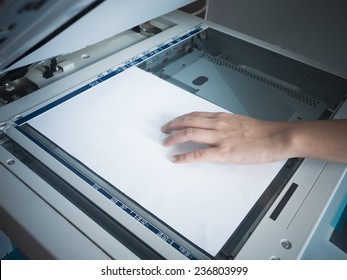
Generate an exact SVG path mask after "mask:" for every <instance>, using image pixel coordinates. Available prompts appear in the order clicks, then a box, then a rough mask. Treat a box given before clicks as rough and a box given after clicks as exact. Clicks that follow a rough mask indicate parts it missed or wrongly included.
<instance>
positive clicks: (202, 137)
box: [162, 112, 347, 164]
mask: <svg viewBox="0 0 347 280" xmlns="http://www.w3.org/2000/svg"><path fill="white" fill-rule="evenodd" d="M162 131H163V132H165V133H167V134H169V135H168V136H167V137H166V138H165V139H164V141H163V145H164V146H166V147H169V146H173V145H177V144H180V143H184V142H188V141H192V142H195V143H200V144H207V145H208V147H207V148H202V149H198V150H195V151H191V152H188V153H185V154H179V155H173V156H172V158H171V161H172V162H174V163H193V162H194V163H196V162H220V163H236V164H261V163H268V162H274V161H278V160H283V159H288V158H291V157H306V158H315V159H321V160H327V161H335V162H342V163H347V120H320V121H293V122H274V121H262V120H258V119H254V118H251V117H248V116H243V115H234V114H228V113H208V112H193V113H189V114H186V115H183V116H180V117H178V118H176V119H173V120H172V121H170V122H168V123H166V124H165V125H163V126H162Z"/></svg>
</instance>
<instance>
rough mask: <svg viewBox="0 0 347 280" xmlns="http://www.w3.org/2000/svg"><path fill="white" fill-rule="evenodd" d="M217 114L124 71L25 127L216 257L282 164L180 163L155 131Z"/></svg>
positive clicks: (155, 79)
mask: <svg viewBox="0 0 347 280" xmlns="http://www.w3.org/2000/svg"><path fill="white" fill-rule="evenodd" d="M191 111H209V112H220V111H225V110H224V109H222V108H220V107H218V106H216V105H214V104H212V103H210V102H208V101H206V100H203V99H201V98H199V97H197V96H194V95H193V94H191V93H188V92H186V91H184V90H182V89H180V88H177V87H176V86H173V85H171V84H169V83H167V82H165V81H163V80H161V79H159V78H158V77H156V76H154V75H152V74H149V73H147V72H145V71H143V70H140V69H138V68H136V67H132V68H130V69H128V70H126V71H124V72H122V73H120V74H118V75H116V76H115V77H113V78H111V79H109V80H107V81H105V82H103V83H101V84H99V85H97V86H95V87H93V88H91V89H89V90H87V91H86V92H84V93H82V94H80V95H78V96H76V97H74V98H72V99H70V100H68V101H66V102H64V103H63V104H61V105H59V106H57V107H55V108H53V109H51V110H49V111H47V112H45V113H43V114H41V115H39V116H38V117H36V118H34V119H32V120H30V121H29V124H30V125H32V126H33V127H34V128H36V129H37V130H38V131H40V132H41V133H43V134H44V135H46V136H47V137H48V138H49V139H51V140H52V141H53V142H55V143H56V144H57V145H59V146H60V147H62V148H63V149H64V150H66V151H67V152H68V153H70V154H71V155H72V156H74V157H76V158H77V159H79V160H80V161H81V162H83V163H84V164H85V165H86V166H88V167H89V168H91V169H92V170H94V171H95V172H96V173H98V174H99V175H101V176H102V177H103V178H105V179H106V180H107V181H109V182H110V183H112V184H113V185H114V186H116V187H117V188H118V189H120V190H121V191H122V192H124V193H125V194H127V195H128V196H129V197H131V198H132V199H134V200H135V201H137V202H138V203H139V204H141V205H142V206H143V207H144V208H146V209H147V210H149V211H150V212H152V213H153V214H154V215H156V216H157V217H159V218H160V219H161V220H163V221H164V222H165V223H167V224H169V225H170V226H171V227H173V228H174V229H176V230H177V231H178V232H180V233H181V234H182V235H184V236H185V237H186V238H188V239H189V240H191V241H192V242H194V243H195V244H196V245H198V246H199V247H201V248H202V249H204V250H206V251H207V252H208V253H210V254H212V255H216V254H217V253H218V251H219V250H220V249H221V247H222V246H223V245H224V244H225V242H226V241H227V239H228V238H229V237H230V235H231V234H232V233H233V232H234V230H235V229H236V227H237V226H238V225H239V224H240V222H241V221H242V220H243V218H244V217H245V215H246V214H247V213H248V211H249V210H250V209H251V207H252V206H253V205H254V203H255V202H256V200H257V199H258V198H259V197H260V195H261V194H262V193H263V192H264V190H265V189H266V187H267V186H268V185H269V183H270V182H271V181H272V180H273V178H274V177H275V176H276V174H277V173H278V171H279V170H280V169H281V167H282V166H283V162H276V163H272V164H265V165H257V166H241V165H228V164H212V163H211V164H184V165H177V164H173V163H171V162H170V160H169V157H170V155H172V154H175V153H178V152H181V151H184V150H187V149H190V148H194V145H193V144H183V145H179V146H176V147H172V148H165V147H163V146H162V144H161V142H162V140H163V139H164V138H165V137H166V135H165V134H164V133H162V132H161V131H160V127H161V126H162V125H163V124H164V123H166V122H167V121H169V120H171V119H172V118H174V117H177V116H179V115H181V114H184V113H188V112H191Z"/></svg>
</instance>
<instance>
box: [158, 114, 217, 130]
mask: <svg viewBox="0 0 347 280" xmlns="http://www.w3.org/2000/svg"><path fill="white" fill-rule="evenodd" d="M215 117H216V113H210V112H193V113H189V114H185V115H182V116H180V117H177V118H175V119H173V120H172V121H170V122H168V123H166V124H165V125H163V126H162V128H161V130H162V131H163V132H165V133H169V132H171V131H173V130H180V129H185V128H202V129H213V128H214V124H215Z"/></svg>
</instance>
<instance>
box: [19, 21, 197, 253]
mask: <svg viewBox="0 0 347 280" xmlns="http://www.w3.org/2000/svg"><path fill="white" fill-rule="evenodd" d="M202 30H203V28H202V27H200V26H199V27H196V28H195V29H193V30H191V31H189V32H187V33H185V34H184V35H182V36H179V37H175V38H172V39H171V40H170V41H169V42H166V43H163V44H161V45H159V46H157V47H156V48H154V49H152V50H148V51H145V52H143V53H142V54H141V55H139V56H136V57H134V58H132V59H130V60H127V61H125V62H124V64H123V65H121V66H119V67H116V68H115V69H109V70H107V71H105V72H104V73H101V74H99V75H98V76H97V77H96V79H95V80H94V81H93V82H91V83H89V84H87V85H85V86H83V87H81V88H79V89H77V90H75V91H73V92H71V93H69V94H67V95H65V96H64V97H62V98H59V99H57V100H56V101H53V102H51V103H50V104H48V105H45V106H43V107H41V108H40V109H38V110H36V111H34V112H32V113H30V114H28V115H26V116H23V117H22V118H20V119H19V120H16V121H15V127H16V129H17V130H18V131H19V132H21V133H22V134H23V135H25V136H26V137H28V138H29V139H30V140H31V141H32V142H34V143H35V144H36V145H38V146H39V147H41V148H42V149H43V150H45V151H46V152H47V153H48V154H49V155H51V156H52V157H53V158H55V159H56V160H58V161H59V162H60V163H61V164H63V165H64V166H66V167H67V168H68V169H70V170H71V171H72V172H73V173H75V174H76V175H77V176H79V177H80V178H81V179H82V180H84V181H85V182H86V183H88V184H89V185H90V186H92V187H93V188H94V189H95V190H97V191H98V192H99V193H100V194H102V195H103V196H104V197H106V198H107V199H109V200H110V201H112V202H113V203H114V204H115V205H116V206H118V207H119V208H121V209H122V210H123V211H124V212H125V213H127V214H128V215H130V216H131V217H132V218H133V219H135V220H136V221H138V222H139V223H141V224H142V225H143V226H145V227H146V228H147V229H148V230H150V231H151V232H153V233H154V234H155V235H157V236H158V237H159V238H161V239H162V240H163V241H164V242H166V243H167V244H169V245H170V246H171V247H172V248H174V249H175V250H177V251H178V252H180V253H181V254H182V255H184V256H185V257H186V258H188V259H190V260H197V259H198V258H197V257H196V256H194V255H193V254H192V253H191V252H190V251H188V250H187V249H185V248H184V247H183V246H181V245H180V244H179V243H178V242H176V241H175V240H174V239H173V238H171V237H170V236H168V235H167V234H165V233H164V232H162V231H161V230H160V229H158V228H157V227H156V226H154V225H153V224H151V223H150V222H149V221H147V220H146V219H145V218H144V217H142V216H141V215H140V214H138V213H137V212H136V211H134V210H133V209H131V208H130V207H128V206H127V205H126V204H125V203H123V202H122V201H121V200H119V199H118V198H117V197H115V196H114V195H112V194H111V193H109V192H108V191H107V190H106V189H104V188H103V187H101V186H100V185H98V184H97V183H96V182H94V181H93V180H92V179H91V178H89V177H88V176H86V175H85V174H84V173H82V172H81V171H80V170H78V169H77V168H76V167H74V166H73V165H71V164H70V163H69V162H67V161H66V160H65V159H64V158H62V157H61V156H60V155H58V154H56V153H55V152H54V151H52V150H51V149H49V148H48V147H47V146H46V145H45V144H43V143H42V142H41V141H39V140H38V139H36V138H35V137H34V136H32V135H31V134H30V133H28V132H27V131H26V130H24V129H23V128H21V125H22V124H24V123H26V122H28V121H29V120H31V119H32V118H34V117H36V116H38V115H40V114H42V113H44V112H46V111H48V110H50V109H52V108H54V107H56V106H58V105H59V104H61V103H63V102H65V101H67V100H69V99H71V98H73V97H75V96H77V95H79V94H81V93H83V92H85V91H86V90H88V89H90V88H92V87H94V86H96V85H98V84H100V83H102V82H104V81H106V80H108V79H110V78H112V77H114V76H115V75H117V74H119V73H121V72H123V71H125V70H126V69H128V68H130V67H133V66H136V65H138V64H140V63H142V62H144V61H145V60H147V59H149V58H151V57H153V56H155V55H157V54H159V53H161V52H163V51H165V50H167V49H169V48H170V47H172V46H174V45H176V44H178V43H180V42H182V41H184V40H186V39H188V38H190V37H192V36H194V35H196V34H197V33H199V32H201V31H202Z"/></svg>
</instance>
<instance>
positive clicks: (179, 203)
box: [0, 0, 347, 260]
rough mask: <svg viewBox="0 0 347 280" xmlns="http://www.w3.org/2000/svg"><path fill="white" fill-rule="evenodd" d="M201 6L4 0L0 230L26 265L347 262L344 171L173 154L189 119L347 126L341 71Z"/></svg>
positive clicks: (314, 163) (315, 163) (130, 0)
mask: <svg viewBox="0 0 347 280" xmlns="http://www.w3.org/2000/svg"><path fill="white" fill-rule="evenodd" d="M192 2H195V1H193V0H176V1H170V0H160V1H156V0H145V1H144V0H141V1H140V0H127V1H120V0H104V1H102V0H76V1H69V0H61V1H53V0H18V1H7V0H3V1H0V14H1V17H0V230H1V231H3V232H4V233H5V234H6V235H7V236H8V237H9V238H10V239H11V240H12V242H13V243H14V244H16V246H18V248H20V249H21V251H22V252H23V253H24V254H25V255H26V256H27V257H28V258H30V259H67V260H70V259H92V260H95V259H125V260H131V259H186V260H196V259H198V260H209V259H212V260H213V259H219V260H234V259H235V260H237V259H239V260H244V259H266V260H268V259H347V230H346V225H347V223H346V216H347V176H346V164H341V163H335V162H327V161H321V160H314V159H308V158H307V159H304V158H290V159H288V160H286V161H283V162H276V163H271V164H263V165H251V166H239V165H232V164H230V165H227V164H215V163H201V164H182V165H175V164H173V163H171V162H170V160H168V158H167V157H166V156H167V153H168V150H167V148H164V147H163V146H162V144H161V143H160V141H161V140H162V138H161V137H164V136H163V134H162V132H161V131H160V124H164V123H165V122H167V121H169V120H170V119H172V118H173V117H175V116H177V115H179V114H184V113H189V112H190V111H193V110H194V111H195V110H204V111H205V110H206V111H207V110H211V111H212V110H213V111H227V112H230V113H233V114H243V115H248V116H251V117H254V118H258V119H263V120H269V121H295V122H300V121H305V120H321V119H322V120H323V119H345V118H347V102H346V94H347V76H345V75H343V74H342V73H339V72H338V71H333V70H332V69H331V68H330V67H328V66H326V65H323V64H322V63H319V62H317V61H315V60H313V59H311V58H307V57H305V56H304V55H302V54H299V53H294V52H291V51H290V50H287V49H285V48H281V47H279V46H276V45H274V44H271V43H269V42H266V41H262V40H260V39H257V38H254V37H252V36H250V35H247V34H243V33H241V32H239V31H236V30H233V29H230V28H227V27H225V26H222V25H219V24H216V23H214V22H212V21H208V20H206V19H203V18H201V17H197V16H195V15H193V14H190V13H187V12H185V11H183V10H182V9H181V8H182V7H183V6H186V5H188V4H191V3H192ZM207 4H208V1H207ZM207 4H206V5H207ZM205 8H206V9H208V7H205ZM186 145H187V147H185V146H182V147H180V148H182V149H183V150H184V149H186V148H188V149H190V148H195V147H196V146H194V145H195V144H194V143H187V144H186Z"/></svg>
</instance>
